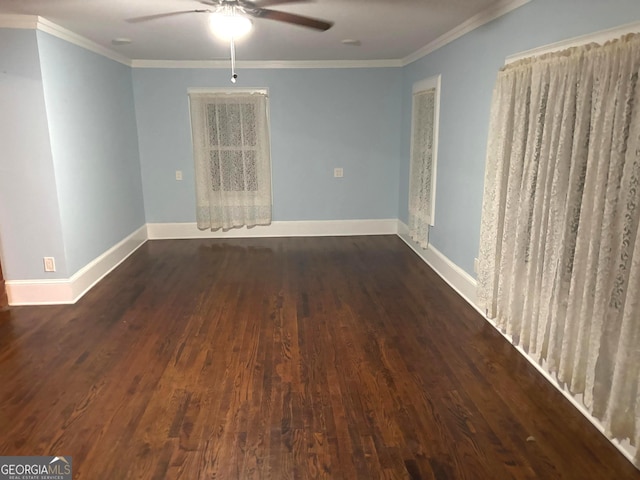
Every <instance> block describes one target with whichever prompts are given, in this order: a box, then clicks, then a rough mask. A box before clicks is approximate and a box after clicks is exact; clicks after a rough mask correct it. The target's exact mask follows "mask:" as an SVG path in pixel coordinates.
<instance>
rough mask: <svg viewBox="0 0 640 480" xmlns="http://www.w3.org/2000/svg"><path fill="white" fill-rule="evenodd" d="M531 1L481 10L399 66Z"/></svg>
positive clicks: (511, 0)
mask: <svg viewBox="0 0 640 480" xmlns="http://www.w3.org/2000/svg"><path fill="white" fill-rule="evenodd" d="M530 1H531V0H502V1H499V2H497V3H494V4H493V5H492V6H490V7H489V8H487V9H486V10H483V11H482V12H480V13H478V14H477V15H474V16H473V17H471V18H470V19H469V20H467V21H466V22H464V23H461V24H460V25H458V26H457V27H455V28H454V29H452V30H449V31H448V32H447V33H445V34H444V35H441V36H440V37H438V38H436V39H435V40H434V41H433V42H431V43H428V44H427V45H425V46H424V47H422V48H421V49H419V50H416V51H415V52H413V53H411V54H409V55H407V56H406V57H404V58H403V59H401V60H400V64H401V66H403V67H404V66H406V65H409V64H410V63H413V62H415V61H416V60H419V59H421V58H422V57H425V56H427V55H429V54H430V53H433V52H435V51H436V50H438V49H440V48H442V47H444V46H445V45H447V44H448V43H451V42H453V41H454V40H457V39H458V38H460V37H462V36H463V35H466V34H467V33H469V32H471V31H473V30H475V29H476V28H478V27H481V26H483V25H485V24H487V23H489V22H491V21H492V20H495V19H496V18H499V17H501V16H503V15H506V14H507V13H509V12H511V11H512V10H515V9H516V8H520V7H522V6H523V5H526V4H527V3H529V2H530Z"/></svg>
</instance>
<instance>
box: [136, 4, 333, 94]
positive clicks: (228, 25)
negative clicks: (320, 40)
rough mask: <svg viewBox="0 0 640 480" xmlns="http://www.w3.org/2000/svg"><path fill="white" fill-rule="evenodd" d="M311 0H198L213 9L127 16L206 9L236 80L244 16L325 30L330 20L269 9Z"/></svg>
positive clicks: (246, 25)
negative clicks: (227, 45)
mask: <svg viewBox="0 0 640 480" xmlns="http://www.w3.org/2000/svg"><path fill="white" fill-rule="evenodd" d="M309 1H313V0H262V1H260V3H255V2H252V1H250V0H200V3H202V4H204V5H209V6H211V7H214V8H213V9H209V8H207V9H195V10H181V11H177V12H166V13H157V14H155V15H146V16H143V17H135V18H130V19H128V20H127V21H128V22H130V23H139V22H146V21H149V20H157V19H160V18H166V17H173V16H176V15H183V14H188V13H208V14H210V15H209V26H210V27H211V31H212V32H213V33H214V35H216V36H218V37H220V38H223V39H224V40H228V41H229V43H230V48H231V81H232V82H233V83H235V82H236V79H237V78H238V75H237V74H236V72H235V43H234V39H235V38H240V37H241V36H243V35H245V34H246V33H248V32H249V30H250V29H251V25H252V24H251V21H250V20H249V18H248V17H253V18H265V19H268V20H275V21H277V22H283V23H289V24H291V25H298V26H301V27H306V28H312V29H314V30H319V31H322V32H324V31H326V30H329V29H330V28H331V27H332V26H333V22H328V21H326V20H321V19H319V18H313V17H306V16H303V15H297V14H294V13H288V12H282V11H279V10H271V9H270V8H265V7H271V6H273V5H283V4H286V3H306V2H309Z"/></svg>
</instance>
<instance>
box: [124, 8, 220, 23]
mask: <svg viewBox="0 0 640 480" xmlns="http://www.w3.org/2000/svg"><path fill="white" fill-rule="evenodd" d="M209 11H210V10H181V11H179V12H166V13H156V14H154V15H145V16H143V17H134V18H128V19H127V22H129V23H140V22H147V21H149V20H158V19H159V18H165V17H174V16H176V15H183V14H185V13H205V12H209Z"/></svg>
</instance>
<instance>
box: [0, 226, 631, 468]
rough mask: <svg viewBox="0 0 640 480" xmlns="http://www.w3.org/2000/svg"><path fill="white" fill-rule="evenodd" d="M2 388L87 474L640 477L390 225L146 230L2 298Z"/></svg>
mask: <svg viewBox="0 0 640 480" xmlns="http://www.w3.org/2000/svg"><path fill="white" fill-rule="evenodd" d="M0 385H2V389H1V390H0V431H1V432H2V435H0V455H56V454H60V455H72V456H73V465H74V479H76V480H78V479H79V480H88V479H90V480H94V479H103V478H104V479H108V480H110V479H116V478H117V479H170V480H199V479H274V480H281V479H292V480H293V479H332V480H333V479H345V480H352V479H366V480H368V479H378V478H380V479H412V480H417V479H420V480H426V479H433V480H458V479H469V480H475V479H478V480H487V479H490V480H493V479H496V480H509V479H514V480H533V479H576V480H583V479H587V480H588V479H602V480H607V479H616V480H618V479H640V472H638V471H637V470H636V469H635V468H634V467H633V466H632V465H631V464H630V463H629V462H628V461H626V460H625V459H624V458H623V456H622V455H621V454H620V453H619V452H618V451H617V450H615V448H614V447H613V446H612V445H611V444H610V443H609V442H608V441H606V439H605V438H604V437H603V436H602V435H601V434H600V433H599V432H597V431H596V429H595V428H594V427H593V426H592V425H591V424H590V423H589V422H588V421H587V420H586V419H584V418H583V417H582V416H581V415H580V414H579V413H578V412H576V411H575V409H574V408H573V407H572V406H571V405H570V403H569V402H568V401H567V400H566V399H565V398H564V397H563V396H562V395H561V394H560V393H559V392H557V391H556V390H555V389H553V388H552V387H551V386H550V385H549V384H548V383H547V381H546V380H545V379H544V378H543V377H542V376H541V375H540V374H539V373H538V372H537V371H536V370H535V369H534V368H533V367H532V366H531V365H529V364H528V362H527V361H526V360H525V359H524V358H523V357H522V356H521V355H520V354H519V353H518V352H517V351H516V350H515V348H513V347H512V346H511V345H509V344H508V342H506V341H505V340H504V339H503V338H502V337H501V336H500V335H499V334H498V333H497V332H496V331H495V330H494V329H493V328H492V327H491V326H490V325H488V324H487V323H486V322H485V321H484V320H483V319H482V318H481V317H480V316H479V315H478V314H477V312H475V311H474V310H473V309H472V308H471V307H470V306H468V305H467V304H466V303H465V302H464V301H463V300H462V299H461V298H460V297H458V296H457V294H456V293H455V292H454V291H453V290H451V289H450V288H449V287H448V286H447V285H446V284H445V283H444V282H443V281H442V280H441V279H440V278H439V277H438V276H437V275H436V274H435V272H433V271H432V270H431V269H430V268H429V267H428V266H426V265H425V264H424V263H422V261H421V260H419V259H418V257H417V256H416V255H415V254H414V253H413V252H412V251H411V250H410V249H409V248H408V247H407V246H406V245H405V244H404V243H403V242H402V241H401V240H400V239H399V238H397V237H395V236H378V237H336V238H331V237H326V238H289V239H257V238H256V239H234V240H213V239H206V240H181V241H174V240H172V241H150V242H147V243H146V244H145V245H144V246H142V247H141V248H140V249H138V251H136V252H135V253H134V254H133V255H132V256H131V257H130V258H129V259H127V261H126V262H124V263H123V264H122V265H121V266H120V267H118V268H117V269H116V270H115V271H114V272H112V273H111V274H110V275H109V276H107V277H106V278H105V279H104V280H103V281H102V282H100V284H99V285H97V286H96V287H94V288H93V289H92V290H91V291H90V292H89V293H87V295H85V297H83V298H82V299H81V300H80V301H79V302H78V303H77V304H76V305H71V306H52V307H10V308H8V309H0ZM530 437H533V438H530ZM532 440H533V441H532Z"/></svg>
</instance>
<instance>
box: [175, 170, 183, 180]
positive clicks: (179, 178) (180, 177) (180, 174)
mask: <svg viewBox="0 0 640 480" xmlns="http://www.w3.org/2000/svg"><path fill="white" fill-rule="evenodd" d="M176 180H182V170H176Z"/></svg>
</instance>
